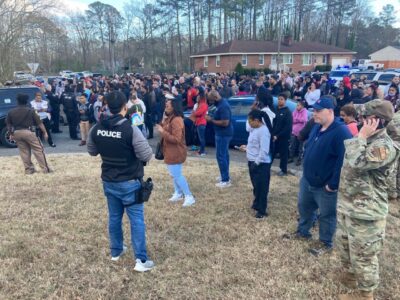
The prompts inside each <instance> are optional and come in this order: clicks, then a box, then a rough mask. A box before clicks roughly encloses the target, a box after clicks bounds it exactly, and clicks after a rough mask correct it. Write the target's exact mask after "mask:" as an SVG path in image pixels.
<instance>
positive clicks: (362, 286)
mask: <svg viewBox="0 0 400 300" xmlns="http://www.w3.org/2000/svg"><path fill="white" fill-rule="evenodd" d="M393 114H394V112H393V106H392V105H391V103H390V102H389V101H381V100H373V101H370V102H368V103H366V104H364V112H363V117H362V118H363V123H364V125H363V127H362V128H361V130H360V132H359V134H358V137H357V138H353V139H350V140H346V141H345V148H346V152H345V158H344V163H343V168H342V173H341V180H340V188H339V205H338V213H339V217H338V228H339V236H338V244H339V251H340V256H341V260H342V264H343V267H344V271H345V272H342V274H343V275H342V277H341V281H342V283H343V284H345V285H347V286H348V287H351V288H356V289H357V292H356V293H354V294H342V295H339V299H341V300H352V299H364V300H369V299H370V300H373V292H374V290H375V289H376V288H377V287H378V284H379V262H378V254H379V252H380V251H381V248H382V244H383V240H384V237H385V227H386V216H387V214H388V187H389V182H388V180H387V176H388V174H391V173H392V172H394V168H395V158H396V149H395V146H394V143H393V141H392V139H391V138H390V137H389V135H388V134H387V131H386V125H387V124H388V123H389V122H390V121H391V120H392V118H393Z"/></svg>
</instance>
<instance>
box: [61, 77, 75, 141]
mask: <svg viewBox="0 0 400 300" xmlns="http://www.w3.org/2000/svg"><path fill="white" fill-rule="evenodd" d="M61 103H62V104H63V106H64V113H65V115H66V116H67V121H68V128H69V136H70V138H71V139H73V140H78V133H77V130H76V128H77V126H78V123H79V111H78V102H77V101H76V97H75V93H74V90H73V88H72V87H71V86H70V85H67V86H65V91H64V93H63V94H62V95H61Z"/></svg>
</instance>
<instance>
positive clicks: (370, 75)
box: [354, 72, 376, 80]
mask: <svg viewBox="0 0 400 300" xmlns="http://www.w3.org/2000/svg"><path fill="white" fill-rule="evenodd" d="M354 75H355V76H356V78H357V79H360V77H361V76H366V77H367V80H372V79H374V77H375V75H376V73H375V72H367V73H354Z"/></svg>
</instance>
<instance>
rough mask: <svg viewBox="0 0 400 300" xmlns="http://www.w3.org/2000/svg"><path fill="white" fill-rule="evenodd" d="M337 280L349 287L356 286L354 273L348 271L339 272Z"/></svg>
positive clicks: (354, 287)
mask: <svg viewBox="0 0 400 300" xmlns="http://www.w3.org/2000/svg"><path fill="white" fill-rule="evenodd" d="M337 279H338V280H339V282H340V283H341V284H343V285H344V286H345V287H347V288H349V289H353V290H354V289H356V288H357V278H356V276H355V275H354V273H350V272H346V271H345V272H340V273H339V275H338V278H337Z"/></svg>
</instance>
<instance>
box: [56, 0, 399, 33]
mask: <svg viewBox="0 0 400 300" xmlns="http://www.w3.org/2000/svg"><path fill="white" fill-rule="evenodd" d="M61 2H63V3H64V6H65V7H66V8H67V10H70V11H82V12H83V11H84V10H86V9H87V8H88V5H89V4H90V3H93V2H95V0H62V1H61ZM100 2H103V3H107V4H111V5H113V6H114V7H115V8H117V9H118V10H119V11H121V10H122V8H123V6H124V3H126V2H128V1H123V0H122V1H121V0H119V1H115V0H100ZM137 2H141V1H140V0H138V1H137ZM369 2H370V4H371V7H372V8H373V9H374V10H375V11H376V12H375V14H376V15H378V14H379V12H380V11H381V10H382V7H383V6H384V5H386V4H392V5H393V6H394V7H395V9H398V7H399V4H400V3H399V1H398V0H370V1H369ZM396 25H397V27H400V20H398V22H397V24H396Z"/></svg>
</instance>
